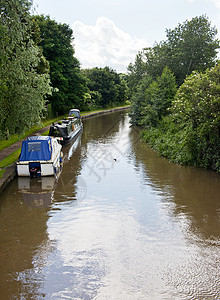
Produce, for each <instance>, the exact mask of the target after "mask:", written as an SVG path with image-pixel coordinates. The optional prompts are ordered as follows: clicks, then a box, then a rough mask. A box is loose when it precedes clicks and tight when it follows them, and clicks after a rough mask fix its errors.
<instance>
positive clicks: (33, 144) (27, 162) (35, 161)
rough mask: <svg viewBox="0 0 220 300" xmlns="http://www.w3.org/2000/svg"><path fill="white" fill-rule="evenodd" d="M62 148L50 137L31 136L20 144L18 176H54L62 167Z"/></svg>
mask: <svg viewBox="0 0 220 300" xmlns="http://www.w3.org/2000/svg"><path fill="white" fill-rule="evenodd" d="M61 149H62V146H61V145H60V143H59V142H58V141H57V139H56V138H53V137H50V136H31V137H28V138H27V139H26V140H25V141H23V142H22V148H21V154H20V156H19V160H18V161H17V174H18V176H30V177H37V176H51V175H56V174H57V173H58V172H59V171H60V169H61V166H62V151H61Z"/></svg>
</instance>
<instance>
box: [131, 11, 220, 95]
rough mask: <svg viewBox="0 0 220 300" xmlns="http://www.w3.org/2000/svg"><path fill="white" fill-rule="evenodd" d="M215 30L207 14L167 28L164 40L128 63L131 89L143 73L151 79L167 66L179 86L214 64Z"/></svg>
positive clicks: (215, 56) (215, 55)
mask: <svg viewBox="0 0 220 300" xmlns="http://www.w3.org/2000/svg"><path fill="white" fill-rule="evenodd" d="M216 34H217V29H216V28H215V27H211V22H209V20H208V18H207V17H206V16H200V17H195V18H193V19H192V20H190V21H189V20H186V21H185V22H184V23H183V24H179V25H178V26H177V27H176V28H174V29H166V36H167V39H166V40H165V41H161V42H160V43H156V44H155V45H154V46H153V47H152V48H145V49H143V50H142V52H139V53H138V54H137V56H136V60H135V62H134V64H130V65H129V67H128V71H129V77H130V78H129V82H130V85H129V87H130V90H131V92H133V91H134V92H135V90H134V85H136V86H137V84H138V82H139V81H140V80H141V79H142V77H143V75H146V74H148V75H150V76H151V77H152V78H153V79H156V78H157V76H161V74H162V72H163V69H164V68H165V67H166V66H167V67H168V68H169V69H170V70H171V71H172V72H173V73H174V75H175V77H176V81H177V84H178V86H180V85H181V84H182V83H183V81H184V79H185V78H186V76H187V75H189V74H191V73H192V71H193V70H197V71H200V72H201V71H205V70H206V68H211V67H213V66H214V65H215V63H216V59H217V52H218V51H217V50H218V49H219V48H220V43H219V40H218V39H217V38H216Z"/></svg>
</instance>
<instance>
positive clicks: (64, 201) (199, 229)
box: [0, 112, 220, 300]
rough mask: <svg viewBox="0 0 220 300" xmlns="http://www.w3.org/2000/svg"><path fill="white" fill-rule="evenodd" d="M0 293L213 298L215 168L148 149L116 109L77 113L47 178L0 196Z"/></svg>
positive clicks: (219, 257)
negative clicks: (77, 132) (79, 128)
mask: <svg viewBox="0 0 220 300" xmlns="http://www.w3.org/2000/svg"><path fill="white" fill-rule="evenodd" d="M0 295H1V296H0V298H1V299H4V300H7V299H85V300H86V299H88V300H89V299H96V300H105V299H106V300H107V299H108V300H109V299H112V300H130V299H131V300H136V299H138V300H139V299H143V300H146V299H150V300H152V299H220V176H219V174H215V173H214V172H211V171H207V170H202V169H198V168H191V167H183V166H179V165H176V164H172V163H169V162H168V161H167V160H166V159H164V158H161V157H158V156H157V154H156V153H154V152H153V151H152V150H151V149H150V148H149V147H148V146H147V145H146V144H145V143H144V142H142V141H141V140H140V135H139V132H138V129H137V128H135V127H130V124H129V117H128V114H127V113H126V112H116V113H111V114H106V115H100V116H98V117H92V118H90V119H86V120H84V130H83V133H82V135H81V136H80V137H79V138H78V139H77V140H76V141H75V143H74V144H73V145H70V146H68V147H66V148H64V166H63V170H62V172H61V174H60V176H59V178H57V180H54V179H53V178H42V179H41V180H40V179H32V180H30V179H29V178H16V179H15V180H14V181H13V182H12V183H11V184H10V186H9V187H8V189H7V190H6V191H5V192H4V194H3V195H2V196H1V198H0Z"/></svg>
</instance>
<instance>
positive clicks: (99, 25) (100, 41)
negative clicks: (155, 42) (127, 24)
mask: <svg viewBox="0 0 220 300" xmlns="http://www.w3.org/2000/svg"><path fill="white" fill-rule="evenodd" d="M73 35H74V37H75V40H74V45H75V55H76V57H77V58H78V59H79V61H80V63H81V66H82V68H92V67H105V66H109V67H111V68H113V69H115V70H117V71H118V72H125V71H126V68H127V66H128V65H129V63H131V62H133V60H134V58H135V56H136V54H137V52H138V51H139V50H141V49H143V48H144V47H147V42H146V41H145V40H144V39H140V38H137V37H135V36H131V35H130V34H128V33H126V32H124V31H123V30H121V29H119V28H118V27H117V26H116V25H115V24H114V22H113V21H112V20H110V19H107V18H105V17H99V18H98V19H97V21H96V24H95V25H94V26H92V25H85V24H83V23H82V22H80V21H77V22H75V23H74V24H73Z"/></svg>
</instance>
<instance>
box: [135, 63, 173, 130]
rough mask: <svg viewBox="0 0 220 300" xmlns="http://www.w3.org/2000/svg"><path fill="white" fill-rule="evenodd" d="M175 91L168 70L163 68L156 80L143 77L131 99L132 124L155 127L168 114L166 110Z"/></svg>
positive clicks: (171, 76)
mask: <svg viewBox="0 0 220 300" xmlns="http://www.w3.org/2000/svg"><path fill="white" fill-rule="evenodd" d="M176 89H177V88H176V82H175V77H174V75H173V74H172V73H171V71H170V70H169V69H168V68H165V69H164V70H163V73H162V75H161V76H158V77H157V79H156V80H152V78H151V77H149V76H145V78H144V79H143V80H142V82H141V84H140V86H139V88H138V90H137V92H136V93H135V94H134V95H133V97H132V108H131V113H130V115H131V119H132V123H133V124H138V125H144V126H157V124H158V123H159V121H160V119H161V118H162V117H163V116H165V115H167V114H168V113H169V111H168V108H169V107H170V106H171V101H172V100H173V98H174V96H175V93H176Z"/></svg>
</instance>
